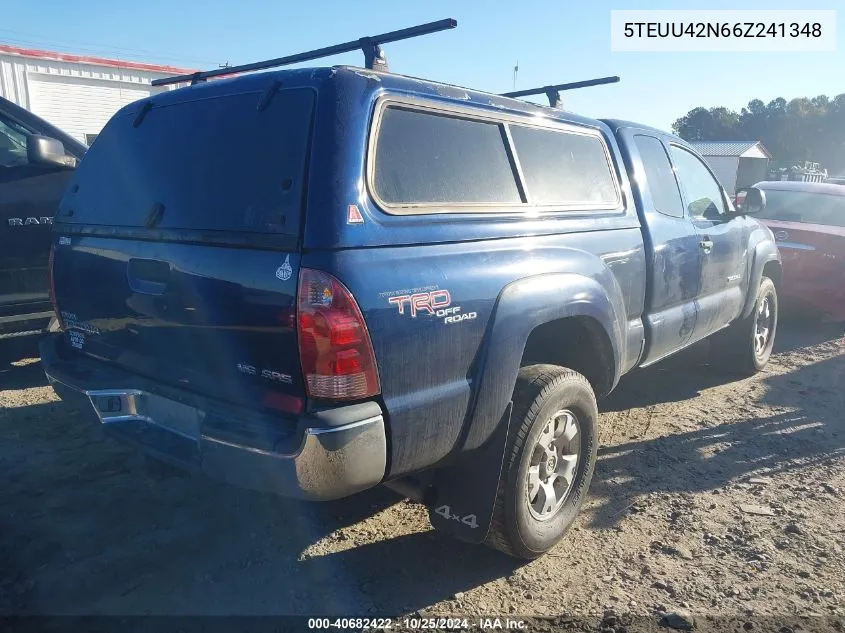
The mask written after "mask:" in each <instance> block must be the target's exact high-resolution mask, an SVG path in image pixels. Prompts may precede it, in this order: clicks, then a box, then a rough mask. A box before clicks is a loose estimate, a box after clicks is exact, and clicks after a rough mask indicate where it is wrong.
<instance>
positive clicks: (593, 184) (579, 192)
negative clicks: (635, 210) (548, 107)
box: [510, 125, 619, 208]
mask: <svg viewBox="0 0 845 633" xmlns="http://www.w3.org/2000/svg"><path fill="white" fill-rule="evenodd" d="M510 129H511V136H512V137H513V144H514V147H515V148H516V154H517V156H519V162H520V165H521V166H522V173H523V174H524V175H525V184H526V188H527V189H528V196H529V199H530V201H531V203H532V204H555V205H572V206H575V205H589V206H593V207H595V206H601V207H604V208H613V207H615V206H616V205H618V204H619V193H618V191H617V189H616V181H615V179H614V177H613V173H612V171H611V167H610V164H609V163H608V159H607V152H606V151H605V148H604V143H602V141H601V139H600V138H599V137H598V136H595V135H593V134H577V133H574V132H566V131H563V130H548V129H539V128H532V127H525V126H522V125H511V126H510Z"/></svg>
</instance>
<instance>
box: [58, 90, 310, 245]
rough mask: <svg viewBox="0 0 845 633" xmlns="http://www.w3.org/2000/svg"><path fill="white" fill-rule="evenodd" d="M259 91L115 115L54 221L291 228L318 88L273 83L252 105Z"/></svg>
mask: <svg viewBox="0 0 845 633" xmlns="http://www.w3.org/2000/svg"><path fill="white" fill-rule="evenodd" d="M261 97H262V92H261V91H249V92H240V93H229V94H220V95H212V96H205V97H203V96H201V95H191V94H190V93H188V94H187V95H186V98H185V99H184V100H180V101H176V102H175V103H166V104H164V105H155V102H154V101H153V107H151V108H150V109H148V110H147V112H146V113H145V114H144V115H143V116H142V117H139V115H138V112H139V111H140V110H139V109H131V110H129V111H127V112H123V113H119V114H118V115H116V116H115V117H114V118H112V120H111V121H110V122H109V123H108V124H107V125H106V127H105V128H104V129H103V131H102V132H101V133H100V134H99V136H98V137H97V141H96V142H95V143H94V144H93V145H92V147H91V148H90V149H89V150H88V153H87V154H86V156H85V158H84V159H83V161H82V162H81V164H80V166H79V168H78V169H77V173H76V174H75V179H74V184H73V185H72V186H71V192H73V193H72V194H70V195H69V196H68V197H66V199H65V201H64V202H63V205H62V207H63V208H62V213H61V214H60V216H61V217H60V220H61V222H63V223H69V224H86V225H100V226H116V227H132V228H135V227H138V228H144V227H146V228H150V224H151V223H152V224H154V227H155V228H156V229H188V230H191V229H193V230H202V231H226V232H233V231H234V232H256V233H264V234H267V233H270V234H274V233H275V234H282V235H288V236H290V235H298V234H299V225H300V221H301V217H302V205H303V198H304V192H305V187H306V182H305V180H306V177H307V169H306V166H307V163H308V156H309V147H310V139H311V130H312V127H313V118H314V116H313V115H314V103H315V100H316V92H315V91H314V90H313V89H311V88H291V89H281V90H279V91H278V92H277V93H276V94H275V95H274V96H273V98H272V99H271V100H270V101H269V103H267V104H266V106H265V107H263V109H259V108H258V103H259V101H260V99H261ZM156 209H157V210H158V211H156ZM69 211H72V214H71V213H69ZM155 214H157V215H158V217H157V218H155V217H154V215H155Z"/></svg>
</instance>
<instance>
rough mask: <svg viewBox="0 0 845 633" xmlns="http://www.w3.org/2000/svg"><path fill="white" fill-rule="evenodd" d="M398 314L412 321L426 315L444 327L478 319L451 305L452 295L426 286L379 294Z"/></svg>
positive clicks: (443, 290)
mask: <svg viewBox="0 0 845 633" xmlns="http://www.w3.org/2000/svg"><path fill="white" fill-rule="evenodd" d="M380 296H382V297H384V298H386V299H387V302H388V303H389V304H391V305H392V306H394V307H395V308H396V309H397V311H398V313H399V314H401V315H403V316H405V315H410V317H411V318H412V319H416V318H417V316H423V317H425V316H426V315H427V316H428V317H433V318H436V319H442V320H443V324H444V325H452V324H454V323H460V322H461V321H470V320H472V319H475V318H477V317H478V314H477V313H475V312H463V311H462V310H461V306H453V305H452V295H451V294H450V293H449V291H448V290H446V289H445V288H438V287H437V286H426V287H424V288H411V289H409V290H392V291H388V292H383V293H381V295H380Z"/></svg>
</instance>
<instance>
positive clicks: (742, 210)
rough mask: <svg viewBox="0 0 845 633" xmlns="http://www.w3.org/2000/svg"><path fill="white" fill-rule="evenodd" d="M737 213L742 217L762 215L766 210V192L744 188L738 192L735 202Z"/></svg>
mask: <svg viewBox="0 0 845 633" xmlns="http://www.w3.org/2000/svg"><path fill="white" fill-rule="evenodd" d="M734 206H735V207H736V212H737V213H738V214H740V215H752V214H754V213H760V211H762V210H763V209H765V208H766V192H765V191H763V190H762V189H758V188H757V187H744V188H742V189H739V190H737V192H736V198H735V200H734Z"/></svg>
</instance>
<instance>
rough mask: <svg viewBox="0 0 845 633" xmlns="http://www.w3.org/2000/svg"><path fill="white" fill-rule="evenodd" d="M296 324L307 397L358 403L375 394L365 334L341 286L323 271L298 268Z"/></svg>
mask: <svg viewBox="0 0 845 633" xmlns="http://www.w3.org/2000/svg"><path fill="white" fill-rule="evenodd" d="M297 326H298V327H297V330H298V331H297V334H298V339H299V358H300V362H301V363H302V374H303V375H304V376H305V386H306V389H307V392H308V396H309V397H311V398H321V399H328V400H358V399H360V398H369V397H371V396H374V395H376V394H377V393H379V391H380V386H379V378H378V369H377V367H376V359H375V355H374V354H373V346H372V342H371V341H370V334H369V332H368V331H367V326H366V324H365V323H364V318H363V317H362V316H361V311H360V310H359V309H358V304H357V303H356V302H355V299H354V298H353V297H352V294H351V293H350V292H349V290H347V289H346V287H345V286H344V285H343V284H342V283H340V282H339V281H338V280H337V279H335V278H334V277H332V276H331V275H329V274H327V273H324V272H320V271H318V270H311V269H310V268H302V269H300V273H299V293H298V297H297Z"/></svg>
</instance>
